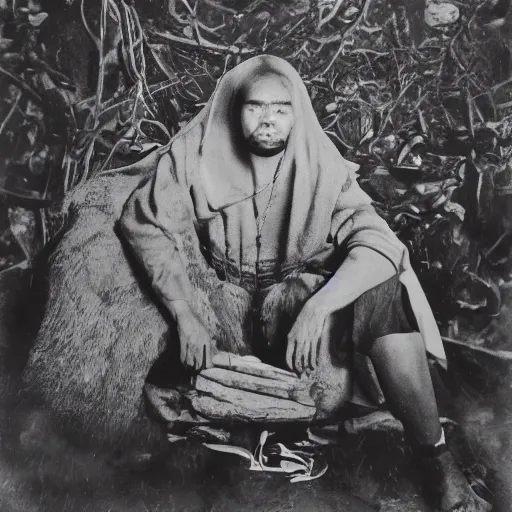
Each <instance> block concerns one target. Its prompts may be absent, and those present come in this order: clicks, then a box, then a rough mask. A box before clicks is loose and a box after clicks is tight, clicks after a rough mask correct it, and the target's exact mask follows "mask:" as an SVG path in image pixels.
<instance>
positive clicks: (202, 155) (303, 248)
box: [121, 55, 445, 360]
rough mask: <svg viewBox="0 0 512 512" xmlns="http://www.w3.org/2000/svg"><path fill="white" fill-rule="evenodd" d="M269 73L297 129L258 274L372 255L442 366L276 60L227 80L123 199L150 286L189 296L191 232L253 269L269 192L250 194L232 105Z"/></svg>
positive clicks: (334, 157) (434, 343)
mask: <svg viewBox="0 0 512 512" xmlns="http://www.w3.org/2000/svg"><path fill="white" fill-rule="evenodd" d="M266 74H275V75H278V76H279V77H281V78H282V79H283V80H282V81H283V82H284V83H285V84H286V86H287V88H288V90H289V93H290V97H291V98H292V106H293V109H294V114H295V122H294V125H293V128H292V130H291V133H290V136H289V139H288V143H287V147H286V150H285V152H284V155H283V158H282V162H281V168H280V172H279V176H278V178H277V180H276V182H275V184H274V187H273V188H274V190H273V193H272V201H271V202H270V206H269V209H268V212H267V216H266V221H265V225H264V227H263V230H262V232H261V253H260V258H259V264H260V265H261V266H262V269H263V270H265V271H269V269H270V272H272V273H273V274H275V275H276V276H279V275H282V274H283V273H285V272H286V270H287V269H290V268H291V269H294V268H297V269H300V268H305V267H307V268H308V271H312V270H311V269H316V270H317V271H318V272H327V273H328V272H333V271H335V270H336V268H333V265H334V267H335V266H336V265H337V266H339V264H340V263H341V260H340V258H341V257H342V255H345V254H346V253H347V252H348V251H350V250H351V249H352V248H354V247H357V246H364V247H368V248H370V249H372V250H374V251H377V252H379V253H380V254H381V255H382V256H384V257H385V258H387V259H388V260H389V261H391V263H392V264H393V265H394V267H395V268H396V269H397V271H398V272H399V273H400V275H401V281H402V282H403V283H404V284H405V285H406V287H407V290H408V293H409V297H410V300H411V306H412V309H413V311H414V313H415V315H416V317H417V321H418V325H419V327H420V330H421V331H422V334H423V335H424V339H425V343H426V348H427V349H428V350H429V352H431V353H432V354H433V355H435V356H436V357H438V358H439V359H441V360H444V359H445V354H444V350H443V346H442V342H441V338H440V335H439V331H438V329H437V324H436V322H435V320H434V317H433V315H432V312H431V309H430V307H429V305H428V302H427V299H426V297H425V295H424V293H423V291H422V289H421V286H420V284H419V282H418V280H417V278H416V276H415V275H414V272H413V271H412V268H411V266H410V263H409V258H408V254H407V250H406V248H405V246H404V245H403V244H402V243H401V242H400V241H399V240H398V239H397V237H396V236H395V234H394V233H393V232H392V230H391V229H390V228H389V227H388V225H387V224H386V222H385V221H384V220H383V219H382V218H380V217H379V216H378V214H377V213H376V212H375V210H374V209H373V207H372V201H371V199H370V197H369V196H368V195H367V194H366V193H365V192H363V191H362V189H361V188H360V187H359V185H358V183H357V180H356V177H357V175H356V171H357V169H358V167H359V166H358V165H357V164H354V163H352V162H349V161H347V160H346V159H344V158H343V157H342V156H341V154H340V153H339V152H338V150H337V148H336V147H335V146H334V144H333V143H332V141H331V140H330V139H329V137H328V136H327V135H326V134H325V133H324V131H323V130H322V127H321V126H320V123H319V122H318V119H317V117H316V115H315V112H314V110H313V107H312V104H311V101H310V98H309V95H308V93H307V90H306V87H305V85H304V83H303V82H302V80H301V78H300V76H299V74H298V73H297V71H296V70H295V69H294V68H293V67H292V66H291V65H290V64H289V63H287V62H286V61H284V60H283V59H280V58H277V57H273V56H268V55H263V56H258V57H254V58H251V59H249V60H247V61H245V62H243V63H242V64H240V65H238V66H236V67H235V68H234V69H232V70H231V71H229V72H228V73H226V74H225V75H224V76H223V77H222V78H221V79H220V80H219V82H218V84H217V87H216V89H215V92H214V93H213V95H212V97H211V98H210V101H209V102H208V104H207V105H206V106H205V107H204V108H203V110H202V111H201V112H200V113H199V114H198V115H197V116H196V117H195V118H194V119H193V120H192V121H191V122H190V123H189V124H188V125H187V126H186V127H184V128H183V129H182V130H181V132H180V133H178V134H177V136H176V137H175V138H174V139H173V140H172V141H171V144H170V147H169V149H168V151H167V152H166V154H164V155H163V156H162V158H161V160H160V163H159V165H158V167H157V170H156V172H155V174H154V175H153V177H152V179H150V180H149V181H148V182H147V183H146V184H145V185H143V186H142V187H141V188H139V189H138V190H137V191H135V193H134V194H133V195H132V196H131V198H130V199H129V201H128V202H127V204H126V206H125V210H124V213H123V216H122V219H121V227H122V230H123V233H124V235H125V237H126V238H127V240H128V242H129V244H130V246H131V247H132V249H133V251H134V253H135V255H136V257H137V258H138V259H139V261H140V262H141V263H142V264H143V266H144V267H145V269H146V270H147V272H148V274H149V276H150V278H151V281H152V284H153V287H154V288H155V290H156V291H157V292H158V293H159V294H160V295H161V297H162V298H164V299H165V300H175V299H185V300H188V298H189V297H190V287H191V283H190V282H189V280H188V277H187V276H186V273H185V271H184V263H183V253H182V251H181V250H180V246H181V242H180V237H181V236H182V235H181V234H182V233H183V232H184V231H186V230H189V229H195V230H196V231H197V233H198V237H199V243H200V244H201V246H202V247H203V249H204V251H206V255H207V256H208V255H210V256H211V257H212V258H214V257H215V258H217V259H219V258H220V259H221V260H223V261H225V262H226V263H229V264H230V265H231V266H233V267H234V268H237V269H238V270H239V271H240V274H242V273H243V272H249V273H250V272H254V270H255V265H256V258H255V256H254V254H255V240H256V235H257V219H256V218H255V211H254V201H253V199H254V195H255V194H270V189H271V188H272V187H270V186H269V187H266V188H265V187H264V188H263V190H261V189H260V190H255V186H254V177H253V169H252V167H251V162H250V159H249V158H248V155H246V154H244V152H243V151H242V150H241V148H240V145H239V144H237V141H238V137H239V133H238V132H237V130H238V126H239V124H238V122H237V118H236V112H235V107H236V105H235V104H236V100H237V97H238V95H239V92H240V91H241V90H242V89H243V88H244V87H245V86H247V84H250V83H251V82H252V81H254V80H255V79H256V78H258V77H259V76H264V75H266ZM259 270H261V269H259ZM313 271H314V270H313ZM361 271H362V272H364V269H361Z"/></svg>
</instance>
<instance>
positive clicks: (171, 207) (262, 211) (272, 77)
mask: <svg viewBox="0 0 512 512" xmlns="http://www.w3.org/2000/svg"><path fill="white" fill-rule="evenodd" d="M356 170H357V165H355V164H353V163H351V162H348V161H346V160H345V159H344V158H342V156H341V155H340V154H339V152H338V151H337V149H336V147H335V146H334V145H333V144H332V142H331V141H330V140H329V138H328V137H327V135H325V133H324V132H323V130H322V128H321V126H320V124H319V122H318V120H317V118H316V116H315V113H314V111H313V108H312V105H311V102H310V99H309V97H308V94H307V90H306V88H305V86H304V84H303V83H302V81H301V79H300V77H299V75H298V74H297V72H296V71H295V70H294V69H293V68H292V67H291V66H290V65H289V64H288V63H287V62H285V61H283V60H282V59H279V58H276V57H271V56H260V57H255V58H252V59H250V60H248V61H246V62H244V63H242V64H240V65H239V66H237V67H236V68H235V69H233V70H232V71H230V72H228V73H227V74H226V75H225V76H224V77H223V78H222V79H221V80H220V82H219V84H218V86H217V89H216V91H215V93H214V94H213V96H212V98H211V100H210V102H209V103H208V105H207V106H206V108H205V109H203V111H202V112H201V113H199V114H198V115H197V116H196V117H195V118H194V119H193V120H192V121H191V122H190V123H189V124H188V125H187V126H186V127H185V128H184V129H183V130H182V131H181V132H180V133H179V134H178V135H177V136H176V137H175V138H174V140H173V141H172V142H171V145H170V150H169V152H168V154H166V155H165V156H163V157H162V159H161V160H160V163H159V165H158V168H157V170H156V173H155V174H154V176H153V177H152V179H151V180H149V181H148V182H147V183H146V184H145V185H143V186H142V187H140V188H139V189H137V190H136V191H135V192H134V193H133V194H132V196H131V197H130V199H129V201H128V202H127V204H126V206H125V209H124V213H123V215H122V218H121V229H122V232H123V234H124V236H125V238H126V240H127V241H128V244H129V246H130V248H131V250H132V251H133V253H134V255H135V257H136V259H137V260H138V261H139V263H140V264H141V265H142V267H143V268H144V269H145V271H146V272H147V274H148V275H149V278H150V281H151V284H152V287H153V289H154V290H155V292H156V293H157V295H158V296H159V299H160V300H161V302H162V304H163V305H164V306H165V307H166V308H167V309H168V310H169V311H170V313H171V315H172V317H173V318H174V320H175V322H176V327H177V332H178V336H179V343H180V354H181V362H182V364H183V365H185V366H187V367H189V368H190V369H192V370H194V371H199V370H201V369H202V368H205V367H209V366H211V360H212V353H214V351H215V350H217V349H223V350H230V351H233V352H238V353H253V354H256V355H258V356H260V357H261V358H262V359H264V360H266V361H267V362H271V363H272V364H274V365H276V366H279V365H285V364H286V365H287V366H288V367H289V368H291V369H293V370H295V371H296V372H297V373H299V374H301V373H303V372H308V373H310V372H315V371H316V372H318V371H323V372H324V373H326V372H325V369H326V368H328V366H322V362H321V354H322V353H325V351H326V348H327V349H328V351H331V350H332V349H334V351H338V353H342V356H341V358H342V359H343V358H345V360H347V361H348V355H349V354H353V359H354V360H358V358H359V360H361V358H364V357H368V358H369V359H370V360H371V362H372V363H373V367H374V369H375V374H376V376H377V380H378V388H379V389H380V390H381V393H382V394H383V396H384V399H385V401H386V403H387V405H388V406H389V408H390V409H391V411H392V412H393V413H394V414H395V415H396V417H397V418H399V419H400V420H401V421H402V423H403V424H404V427H405V431H406V437H407V438H408V439H409V440H410V441H411V442H412V445H413V447H414V449H415V450H416V452H417V453H418V454H420V456H421V457H420V458H421V459H422V460H423V462H424V464H425V470H426V471H428V479H429V483H430V484H434V486H435V488H436V490H437V491H438V492H439V496H440V508H441V509H442V510H443V511H448V510H453V509H455V507H458V506H459V507H461V508H460V509H458V510H488V507H487V504H486V503H485V502H483V500H480V499H479V498H478V497H477V496H476V495H475V494H474V493H473V491H472V490H471V488H470V486H469V485H468V483H467V482H466V480H465V478H464V476H463V475H462V473H461V471H460V470H459V468H458V467H457V465H456V463H455V461H454V460H453V457H452V456H451V454H450V453H449V452H448V451H447V450H446V446H445V441H444V434H443V430H442V427H441V425H440V422H439V417H438V411H437V405H436V400H435V396H434V391H433V387H432V382H431V379H430V374H429V370H428V364H427V358H426V350H427V351H429V352H430V353H431V354H432V355H434V356H435V357H438V358H440V359H444V351H443V347H442V343H441V340H440V336H439V332H438V330H437V326H436V323H435V321H434V319H433V316H432V313H431V311H430V308H429V306H428V303H427V301H426V299H425V296H424V294H423V292H422V290H421V288H420V285H419V283H418V281H417V279H416V277H415V275H414V273H413V271H412V270H411V268H410V264H409V263H408V255H407V251H406V248H405V247H404V246H403V245H402V244H401V243H400V242H399V240H398V239H397V238H396V236H395V235H394V234H393V232H392V231H391V230H390V229H389V227H388V226H387V224H386V223H385V222H384V220H383V219H381V218H380V217H379V216H378V215H377V214H376V212H375V211H374V209H373V208H372V206H371V200H370V198H369V197H368V196H367V195H366V194H365V193H364V192H363V191H362V190H361V189H360V188H359V186H358V184H357V182H356V179H355V171H356ZM177 205H178V206H177ZM180 205H181V206H180ZM191 236H192V238H193V240H194V242H193V244H192V248H191V246H190V244H188V245H187V243H185V241H186V239H190V237H191ZM190 251H195V255H194V256H193V257H192V256H191V253H190ZM194 262H195V263H194ZM197 262H199V265H198V264H197ZM212 275H213V276H214V278H213V279H212ZM211 302H215V305H212V304H210V303H211ZM333 318H334V319H336V318H337V319H338V320H339V319H341V321H333ZM328 325H329V326H330V328H327V326H328ZM333 326H334V328H333ZM347 340H350V341H348V342H347ZM343 354H345V356H343ZM327 373H328V372H327ZM325 377H326V378H328V375H326V376H325ZM333 382H335V381H333ZM340 382H341V381H340ZM339 395H340V397H341V398H342V401H343V400H350V399H352V396H351V392H349V393H347V390H346V388H342V387H341V384H340V388H339ZM374 395H375V394H374ZM472 506H473V507H475V508H469V507H472ZM464 507H468V508H464Z"/></svg>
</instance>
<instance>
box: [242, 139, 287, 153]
mask: <svg viewBox="0 0 512 512" xmlns="http://www.w3.org/2000/svg"><path fill="white" fill-rule="evenodd" d="M248 147H249V151H250V152H251V153H253V154H255V155H258V156H269V157H270V156H274V155H278V154H279V153H281V152H282V151H283V150H284V148H285V147H286V143H284V142H283V143H280V144H261V143H258V142H254V141H248Z"/></svg>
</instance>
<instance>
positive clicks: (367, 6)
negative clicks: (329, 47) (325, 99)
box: [315, 0, 372, 79]
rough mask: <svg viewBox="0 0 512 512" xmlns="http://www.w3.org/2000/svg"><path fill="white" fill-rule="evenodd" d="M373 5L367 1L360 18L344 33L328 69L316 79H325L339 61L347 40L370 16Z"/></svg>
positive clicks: (369, 0)
mask: <svg viewBox="0 0 512 512" xmlns="http://www.w3.org/2000/svg"><path fill="white" fill-rule="evenodd" d="M371 3H372V0H365V3H364V5H363V8H362V9H361V12H360V13H359V16H358V17H357V18H356V19H355V21H354V23H352V25H350V27H348V29H347V30H345V32H344V33H343V36H342V39H341V42H340V45H339V47H338V49H337V50H336V53H335V54H334V56H333V57H332V59H331V60H330V62H329V64H328V65H327V67H326V68H325V69H324V70H323V71H322V72H320V73H318V75H317V76H316V77H315V78H316V79H318V78H321V77H323V76H324V75H325V74H326V73H327V72H328V71H329V70H330V69H331V68H332V66H333V65H334V63H335V62H336V61H337V60H338V57H339V56H340V55H341V52H342V51H343V48H344V47H345V40H346V39H347V38H348V37H349V36H350V35H352V34H353V33H354V32H355V30H356V29H357V28H358V26H359V25H360V24H361V23H362V22H363V21H364V20H365V19H366V16H367V14H368V9H369V7H370V4H371Z"/></svg>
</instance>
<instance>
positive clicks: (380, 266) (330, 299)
mask: <svg viewBox="0 0 512 512" xmlns="http://www.w3.org/2000/svg"><path fill="white" fill-rule="evenodd" d="M395 274H396V269H395V267H394V266H393V264H392V263H391V261H389V260H388V259H387V258H386V257H384V256H382V255H381V254H380V253H378V252H376V251H374V250H373V249H370V248H368V247H364V246H357V247H354V248H353V249H352V250H351V251H350V252H349V253H348V256H347V257H346V258H345V260H344V261H343V263H342V264H341V266H340V268H339V269H338V270H337V271H336V273H335V274H334V275H333V276H332V277H331V279H330V280H329V281H328V282H327V283H326V285H325V286H324V287H323V288H322V289H320V290H319V291H318V292H317V293H316V294H315V295H313V296H312V297H311V299H310V301H313V304H315V305H316V307H318V308H319V309H321V310H322V311H325V312H326V313H327V314H329V313H332V312H334V311H338V310H340V309H343V308H344V307H346V306H348V305H349V304H351V303H352V302H354V301H355V300H356V299H357V298H359V297H360V296H361V295H362V294H363V293H365V292H367V291H368V290H371V289H372V288H374V287H375V286H377V285H379V284H381V283H383V282H385V281H387V280H388V279H389V278H390V277H392V276H393V275H395ZM308 302H309V301H308Z"/></svg>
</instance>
